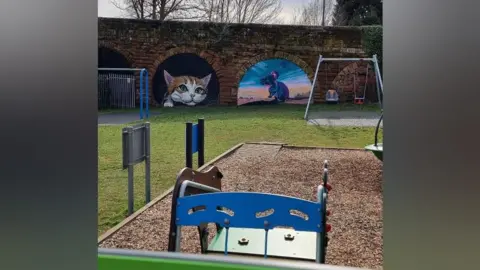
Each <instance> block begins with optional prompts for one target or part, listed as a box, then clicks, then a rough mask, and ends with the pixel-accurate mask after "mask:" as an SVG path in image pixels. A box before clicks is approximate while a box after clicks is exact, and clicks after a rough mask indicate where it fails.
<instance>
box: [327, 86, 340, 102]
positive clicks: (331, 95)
mask: <svg viewBox="0 0 480 270" xmlns="http://www.w3.org/2000/svg"><path fill="white" fill-rule="evenodd" d="M325 102H326V103H328V104H336V103H338V102H339V95H338V92H337V90H333V89H330V90H328V91H327V93H326V94H325Z"/></svg>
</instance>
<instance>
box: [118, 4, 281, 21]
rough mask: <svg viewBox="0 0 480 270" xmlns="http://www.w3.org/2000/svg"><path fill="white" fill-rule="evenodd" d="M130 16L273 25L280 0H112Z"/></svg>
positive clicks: (279, 10) (279, 7) (279, 6)
mask: <svg viewBox="0 0 480 270" xmlns="http://www.w3.org/2000/svg"><path fill="white" fill-rule="evenodd" d="M111 1H112V3H113V4H114V5H115V6H116V7H117V8H119V9H121V10H122V11H124V12H125V13H126V15H127V16H128V17H132V18H137V19H152V20H159V21H164V20H193V19H195V20H203V21H209V22H223V23H271V22H274V21H275V19H276V18H277V17H278V15H279V14H280V12H281V11H282V2H281V0H111Z"/></svg>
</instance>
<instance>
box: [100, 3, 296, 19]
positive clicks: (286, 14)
mask: <svg viewBox="0 0 480 270" xmlns="http://www.w3.org/2000/svg"><path fill="white" fill-rule="evenodd" d="M111 1H112V0H98V17H110V18H118V17H123V14H122V11H121V10H119V9H118V8H116V7H115V6H114V5H113V4H112V2H111ZM282 2H283V11H282V13H280V16H279V17H280V18H282V19H284V20H285V21H290V19H291V16H292V15H291V14H292V13H293V10H294V9H295V8H296V7H300V6H301V5H302V3H303V2H304V1H296V0H282Z"/></svg>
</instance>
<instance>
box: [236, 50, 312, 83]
mask: <svg viewBox="0 0 480 270" xmlns="http://www.w3.org/2000/svg"><path fill="white" fill-rule="evenodd" d="M272 58H282V59H285V60H289V61H291V62H292V63H294V64H296V65H297V66H299V67H300V68H301V69H302V70H303V71H304V72H305V73H306V74H307V76H308V79H309V80H310V82H313V79H314V75H315V74H314V71H313V69H312V68H311V67H310V65H309V64H307V63H306V62H305V61H303V60H302V59H301V58H299V57H297V56H294V55H291V54H288V53H284V52H275V53H271V52H268V53H264V54H259V55H257V56H255V57H253V58H251V59H249V60H248V61H247V62H245V63H244V64H243V65H242V66H241V67H240V69H239V72H237V76H236V85H235V86H236V87H237V88H238V84H239V83H240V80H241V79H242V78H243V76H244V75H245V73H246V72H247V71H248V69H249V68H250V67H252V66H253V65H255V64H257V63H258V62H261V61H264V60H268V59H272Z"/></svg>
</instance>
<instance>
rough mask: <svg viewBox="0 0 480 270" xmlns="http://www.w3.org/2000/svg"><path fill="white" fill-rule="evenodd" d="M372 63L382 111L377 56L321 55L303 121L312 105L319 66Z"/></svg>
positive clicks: (381, 93)
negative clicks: (326, 64)
mask: <svg viewBox="0 0 480 270" xmlns="http://www.w3.org/2000/svg"><path fill="white" fill-rule="evenodd" d="M362 61H366V62H372V63H373V70H374V71H375V81H376V83H377V87H376V88H377V96H378V103H379V105H380V108H381V109H382V110H383V102H382V99H381V97H382V96H383V81H382V75H381V74H380V67H379V65H378V58H377V55H376V54H374V55H373V56H372V57H371V58H324V57H323V56H322V55H319V57H318V63H317V68H316V70H315V75H314V78H313V83H312V88H311V89H310V96H309V97H308V103H307V107H306V108H305V115H304V117H303V118H304V119H305V120H308V111H309V109H310V104H312V99H313V93H314V91H315V84H316V82H317V77H318V71H319V70H320V64H321V63H322V62H362Z"/></svg>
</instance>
